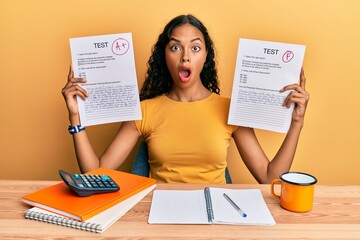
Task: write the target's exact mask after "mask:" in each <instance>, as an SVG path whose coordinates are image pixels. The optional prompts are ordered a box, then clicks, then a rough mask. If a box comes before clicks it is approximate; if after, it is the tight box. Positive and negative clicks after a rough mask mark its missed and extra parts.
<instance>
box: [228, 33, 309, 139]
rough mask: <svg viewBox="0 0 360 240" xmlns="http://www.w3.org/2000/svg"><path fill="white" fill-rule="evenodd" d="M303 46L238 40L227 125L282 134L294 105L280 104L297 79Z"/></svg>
mask: <svg viewBox="0 0 360 240" xmlns="http://www.w3.org/2000/svg"><path fill="white" fill-rule="evenodd" d="M304 54H305V46H303V45H295V44H288V43H279V42H267V41H259V40H250V39H240V41H239V48H238V53H237V60H236V69H235V76H234V82H233V89H232V95H231V103H230V111H229V118H228V124H231V125H237V126H244V127H252V128H259V129H265V130H269V131H275V132H281V133H286V132H287V131H288V130H289V127H290V123H291V118H292V111H293V109H294V104H292V106H291V107H290V108H286V107H285V106H283V102H284V100H285V98H286V96H287V95H288V94H289V93H290V92H289V91H286V92H284V93H280V92H279V90H280V89H281V88H283V87H285V86H287V85H290V84H293V83H297V82H298V81H299V76H300V71H301V66H302V62H303V58H304Z"/></svg>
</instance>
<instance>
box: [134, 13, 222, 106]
mask: <svg viewBox="0 0 360 240" xmlns="http://www.w3.org/2000/svg"><path fill="white" fill-rule="evenodd" d="M186 23H189V24H191V25H193V26H194V27H196V28H197V29H199V30H200V31H201V32H202V34H203V35H204V39H205V46H206V50H207V56H206V61H205V64H204V67H203V69H202V71H201V73H200V78H201V82H202V84H203V85H204V86H205V87H206V88H207V89H209V90H210V91H212V92H214V93H216V94H220V88H219V82H218V76H217V70H216V66H215V50H214V46H213V41H212V40H211V38H210V36H209V33H208V31H207V29H206V27H205V26H204V25H203V24H202V23H201V21H200V20H199V19H197V18H196V17H194V16H193V15H190V14H189V15H180V16H177V17H175V18H174V19H172V20H171V21H170V22H169V23H168V24H167V25H166V26H165V28H164V31H163V32H162V33H161V34H160V35H159V38H158V40H157V42H156V43H155V45H154V46H153V48H152V54H151V56H150V58H149V61H148V63H147V66H148V70H147V73H146V77H145V81H144V84H143V86H142V88H141V90H140V100H141V101H142V100H145V99H150V98H154V97H157V96H159V95H162V94H164V93H168V92H169V91H170V90H171V87H172V84H173V80H172V77H171V75H170V72H169V70H168V68H167V65H166V61H165V47H166V45H167V44H168V43H169V41H170V35H171V33H172V31H173V30H174V29H175V28H176V27H179V26H182V25H184V24H186Z"/></svg>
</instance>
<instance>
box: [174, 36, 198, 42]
mask: <svg viewBox="0 0 360 240" xmlns="http://www.w3.org/2000/svg"><path fill="white" fill-rule="evenodd" d="M171 41H175V42H178V43H179V42H181V41H180V40H179V39H176V38H174V37H171V38H170V40H169V42H171ZM195 41H200V42H202V41H201V38H199V37H197V38H194V39H192V40H190V42H195Z"/></svg>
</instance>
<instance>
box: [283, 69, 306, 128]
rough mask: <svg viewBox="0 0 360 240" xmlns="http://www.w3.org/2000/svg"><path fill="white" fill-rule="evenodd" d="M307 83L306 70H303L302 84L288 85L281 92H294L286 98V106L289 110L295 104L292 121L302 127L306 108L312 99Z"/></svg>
mask: <svg viewBox="0 0 360 240" xmlns="http://www.w3.org/2000/svg"><path fill="white" fill-rule="evenodd" d="M305 83H306V77H305V73H304V69H303V68H301V73H300V83H299V84H291V85H288V86H286V87H284V88H283V89H281V90H280V92H285V91H287V90H292V91H291V92H290V94H289V95H288V96H287V97H286V99H285V101H284V106H286V107H288V108H289V107H290V105H291V104H292V103H295V107H294V111H293V115H292V121H293V122H294V123H299V124H301V125H302V124H303V123H304V116H305V111H306V106H307V104H308V102H309V99H310V94H309V93H308V92H307V91H306V90H305Z"/></svg>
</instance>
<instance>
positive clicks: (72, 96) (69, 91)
mask: <svg viewBox="0 0 360 240" xmlns="http://www.w3.org/2000/svg"><path fill="white" fill-rule="evenodd" d="M78 83H86V79H84V78H74V70H73V69H72V66H70V69H69V74H68V81H67V83H66V85H65V87H64V88H63V89H62V91H61V93H62V95H63V97H64V99H65V102H66V107H67V109H68V111H69V118H70V122H72V119H74V118H76V119H79V108H78V103H77V99H76V96H79V97H81V98H82V99H84V100H85V99H86V98H87V97H88V94H87V92H86V91H85V89H83V88H82V87H80V86H79V85H78ZM77 121H79V120H77ZM72 124H79V123H73V122H72Z"/></svg>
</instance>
